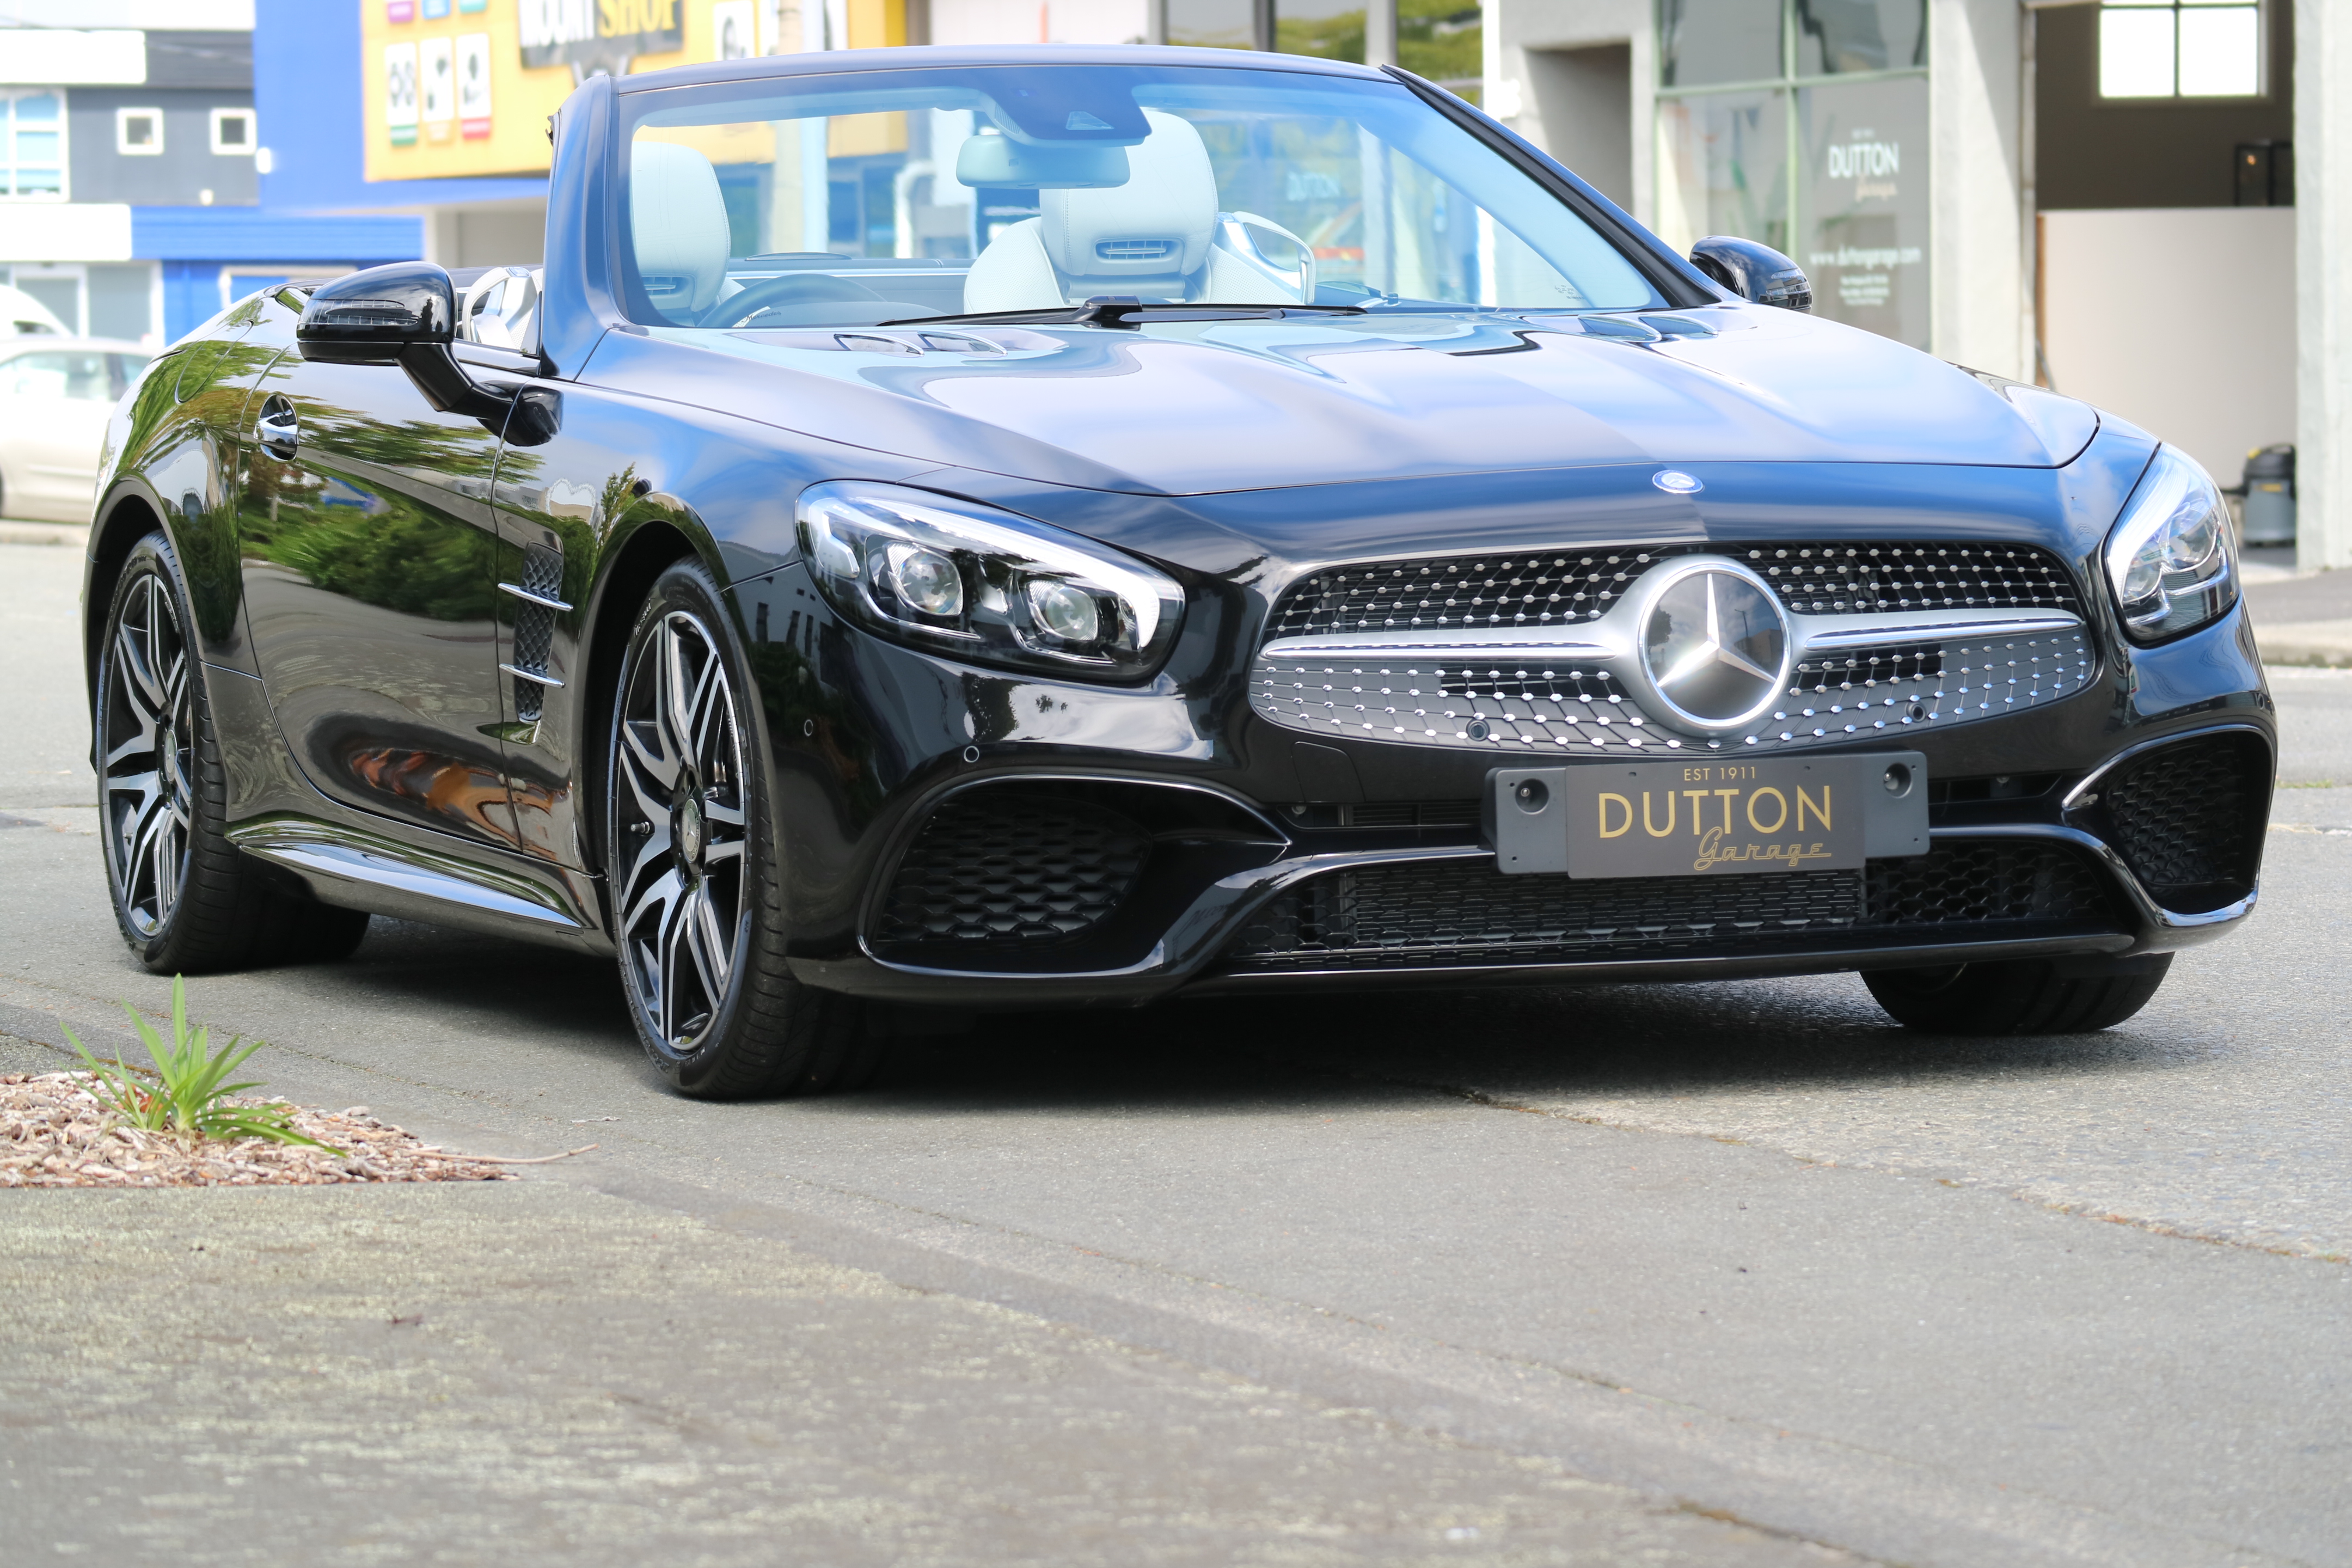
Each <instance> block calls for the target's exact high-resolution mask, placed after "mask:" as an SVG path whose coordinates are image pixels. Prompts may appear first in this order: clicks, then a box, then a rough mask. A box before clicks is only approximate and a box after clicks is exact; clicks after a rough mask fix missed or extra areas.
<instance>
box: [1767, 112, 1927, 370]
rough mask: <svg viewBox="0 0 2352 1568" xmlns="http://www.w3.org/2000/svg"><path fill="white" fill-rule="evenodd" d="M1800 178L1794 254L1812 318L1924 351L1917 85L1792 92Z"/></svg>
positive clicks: (1923, 209) (1923, 186) (1923, 203)
mask: <svg viewBox="0 0 2352 1568" xmlns="http://www.w3.org/2000/svg"><path fill="white" fill-rule="evenodd" d="M1797 97H1798V105H1797V112H1798V120H1799V127H1798V130H1799V137H1800V140H1801V144H1802V148H1803V154H1802V157H1803V164H1804V177H1803V178H1802V179H1801V181H1800V182H1799V185H1798V191H1797V196H1798V204H1797V205H1798V233H1799V236H1800V244H1801V248H1799V249H1798V250H1797V251H1796V252H1795V253H1794V254H1795V255H1796V258H1797V262H1798V264H1799V265H1800V266H1801V267H1803V268H1804V269H1805V272H1806V275H1807V276H1808V277H1809V278H1811V279H1812V284H1813V313H1814V314H1815V315H1820V316H1827V317H1829V318H1830V319H1831V320H1832V321H1844V322H1846V323H1848V324H1849V325H1852V326H1856V327H1863V328H1866V329H1868V330H1869V331H1874V332H1878V333H1881V334H1883V335H1884V336H1886V337H1890V338H1893V339H1895V341H1896V342H1906V343H1909V344H1910V345H1911V346H1912V347H1914V348H1918V349H1924V348H1926V347H1927V333H1928V304H1929V300H1928V292H1927V223H1928V206H1927V79H1925V78H1923V77H1911V78H1904V79H1895V80H1891V81H1874V82H1858V83H1854V84H1853V85H1851V86H1848V85H1845V84H1838V85H1834V86H1827V87H1810V88H1803V89H1800V90H1799V92H1798V95H1797Z"/></svg>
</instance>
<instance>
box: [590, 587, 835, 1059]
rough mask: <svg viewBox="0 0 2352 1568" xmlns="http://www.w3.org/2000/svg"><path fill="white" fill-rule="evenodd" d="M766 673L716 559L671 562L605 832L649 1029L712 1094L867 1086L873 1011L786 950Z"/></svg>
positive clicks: (636, 633)
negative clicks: (747, 648) (823, 987)
mask: <svg viewBox="0 0 2352 1568" xmlns="http://www.w3.org/2000/svg"><path fill="white" fill-rule="evenodd" d="M757 689H758V688H757V687H756V686H755V685H754V684H753V681H752V677H751V665H750V661H749V660H748V659H747V658H745V657H744V653H743V649H742V648H741V647H740V645H739V643H738V642H737V640H736V636H735V631H734V628H733V626H732V624H731V622H730V620H729V618H728V616H727V614H726V611H725V609H724V607H723V606H722V605H721V604H720V602H719V586H718V584H716V583H714V582H713V581H712V580H711V578H710V575H709V573H707V572H705V571H704V570H703V569H702V567H701V566H700V565H699V564H698V563H695V562H692V561H682V562H679V563H677V564H676V565H674V566H672V567H670V568H669V569H668V570H667V571H666V572H664V573H663V574H661V576H660V577H658V578H657V579H656V580H655V583H654V585H653V589H652V592H651V594H650V595H648V597H647V598H646V605H645V607H644V609H643V610H641V611H640V612H639V613H638V616H637V620H636V624H635V626H633V627H632V628H631V629H630V632H629V644H628V650H627V652H626V654H625V656H624V658H623V659H622V662H621V673H620V683H619V687H618V689H617V690H616V691H615V692H614V701H613V728H612V732H611V735H610V737H609V740H608V747H609V750H608V752H607V759H606V760H607V767H606V769H605V773H604V777H605V779H606V781H607V785H606V789H605V795H606V801H605V812H604V843H605V845H606V854H607V858H608V861H609V866H610V873H611V874H610V877H609V879H608V885H609V887H610V889H611V898H612V910H613V937H614V945H615V946H616V947H618V948H619V949H620V959H621V984H622V988H623V990H624V991H625V993H626V994H627V996H628V1002H629V1016H630V1019H631V1021H632V1022H633V1023H635V1026H636V1029H637V1038H638V1040H639V1041H640V1043H642V1044H643V1045H644V1046H645V1048H646V1055H647V1056H649V1057H651V1058H653V1062H654V1065H655V1066H656V1068H659V1069H660V1071H661V1074H662V1076H663V1077H664V1078H665V1079H668V1080H669V1082H670V1084H671V1086H672V1087H673V1088H675V1089H677V1090H678V1091H679V1092H680V1093H683V1094H689V1095H693V1096H696V1097H697V1098H698V1099H704V1100H749V1099H753V1098H757V1097H761V1096H772V1095H804V1094H823V1093H826V1092H829V1091H832V1090H835V1089H853V1088H856V1087H857V1086H859V1085H860V1084H862V1083H863V1082H864V1081H865V1080H866V1079H867V1078H869V1077H871V1076H872V1074H873V1072H874V1070H875V1068H876V1067H877V1065H878V1056H879V1049H880V1047H879V1038H878V1037H877V1035H876V1034H875V1033H874V1032H873V1031H871V1030H869V1029H868V1028H866V1009H865V1008H864V1007H863V1006H862V1005H860V1004H859V1003H858V1002H857V1001H856V1000H855V999H854V998H851V997H846V996H842V995H838V994H835V993H831V992H825V991H818V990H815V989H814V988H812V987H809V986H806V985H803V984H801V983H800V982H799V981H798V980H796V979H794V978H793V974H792V971H791V969H790V967H789V966H788V965H787V963H786V962H785V956H784V943H785V935H786V926H785V919H784V899H783V886H784V879H783V871H782V864H781V861H780V858H779V855H778V846H777V837H776V833H775V827H774V823H773V821H772V805H771V802H772V799H773V794H772V790H771V789H770V788H769V784H768V774H767V769H766V765H765V762H764V758H765V756H766V745H765V735H764V732H763V731H761V727H760V718H759V707H758V704H757V702H756V701H755V700H754V694H755V693H756V691H757Z"/></svg>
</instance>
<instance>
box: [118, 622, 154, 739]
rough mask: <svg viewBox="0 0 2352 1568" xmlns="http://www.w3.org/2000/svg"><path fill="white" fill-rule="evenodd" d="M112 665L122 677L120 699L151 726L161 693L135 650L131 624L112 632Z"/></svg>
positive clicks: (134, 638) (136, 641) (144, 656)
mask: <svg viewBox="0 0 2352 1568" xmlns="http://www.w3.org/2000/svg"><path fill="white" fill-rule="evenodd" d="M114 655H115V658H114V662H115V666H116V668H119V669H121V671H122V674H123V679H122V681H121V689H122V695H123V696H124V697H125V698H127V699H129V700H130V702H131V707H132V708H133V709H134V710H136V711H137V712H138V714H139V717H140V718H141V720H142V721H145V722H147V723H150V724H152V723H154V722H156V721H159V720H161V719H162V718H163V716H164V714H163V688H162V687H160V686H158V685H157V684H156V682H155V677H154V673H153V672H152V670H150V669H149V668H147V657H146V654H145V652H144V651H143V650H142V649H141V647H139V643H138V639H137V638H136V637H135V636H134V635H133V633H132V629H131V623H130V622H128V621H125V622H123V623H121V625H120V626H117V627H116V628H115V633H114Z"/></svg>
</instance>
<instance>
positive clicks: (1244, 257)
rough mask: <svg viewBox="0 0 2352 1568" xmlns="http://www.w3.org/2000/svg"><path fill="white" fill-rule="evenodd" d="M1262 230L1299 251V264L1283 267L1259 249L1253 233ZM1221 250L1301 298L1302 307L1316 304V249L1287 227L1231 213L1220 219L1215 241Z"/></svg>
mask: <svg viewBox="0 0 2352 1568" xmlns="http://www.w3.org/2000/svg"><path fill="white" fill-rule="evenodd" d="M1254 228H1262V229H1264V230H1265V231H1266V232H1267V233H1269V234H1278V235H1280V236H1282V237H1283V238H1285V239H1286V240H1288V241H1290V243H1291V244H1293V245H1295V246H1297V247H1298V264H1297V266H1296V267H1283V266H1280V265H1278V264H1277V263H1276V261H1275V260H1274V259H1273V258H1271V257H1269V256H1267V255H1266V253H1265V251H1263V250H1260V249H1259V248H1258V244H1257V241H1256V240H1255V238H1253V237H1251V235H1250V230H1252V229H1254ZM1211 243H1212V244H1213V245H1214V246H1215V247H1216V248H1218V249H1219V250H1222V251H1223V252H1224V253H1225V254H1226V255H1228V256H1231V257H1233V258H1234V259H1235V260H1237V261H1239V262H1241V263H1242V265H1243V266H1244V267H1247V268H1249V269H1250V270H1251V271H1253V272H1255V273H1257V274H1258V275H1259V276H1260V277H1262V278H1264V279H1266V280H1267V281H1268V282H1270V283H1275V284H1278V285H1280V286H1281V287H1282V288H1284V289H1287V290H1288V291H1289V292H1291V293H1292V294H1295V295H1297V298H1298V302H1299V303H1300V304H1302V305H1312V304H1313V303H1315V247H1313V246H1311V245H1308V244H1307V242H1306V241H1305V240H1303V239H1301V238H1299V237H1297V235H1295V234H1293V233H1291V232H1290V231H1289V230H1288V229H1286V228H1285V227H1283V226H1281V225H1280V224H1278V223H1276V222H1275V221H1274V220H1273V219H1272V218H1270V217H1261V216H1258V215H1257V214H1256V213H1245V212H1229V213H1219V214H1218V215H1217V227H1216V237H1215V238H1214V239H1213V240H1212V241H1211Z"/></svg>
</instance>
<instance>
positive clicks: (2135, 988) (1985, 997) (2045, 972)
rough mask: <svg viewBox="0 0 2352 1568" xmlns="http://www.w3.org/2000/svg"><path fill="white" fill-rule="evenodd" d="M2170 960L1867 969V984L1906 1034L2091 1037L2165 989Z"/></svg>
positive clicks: (2168, 957) (2036, 961)
mask: <svg viewBox="0 0 2352 1568" xmlns="http://www.w3.org/2000/svg"><path fill="white" fill-rule="evenodd" d="M2171 967H2172V955H2171V954H2170V953H2168V952H2163V953H2156V954H2153V955H2151V956H2148V957H2146V958H2111V959H2098V958H2091V959H2082V958H2075V959H2067V958H2028V959H2011V960H2008V961H2006V962H2003V963H1955V964H1948V965H1946V966H1944V967H1942V968H1939V969H1877V970H1870V971H1866V972H1865V973H1864V974H1863V977H1862V978H1863V983H1864V984H1866V985H1868V986H1869V987H1870V994H1871V995H1872V996H1873V997H1874V998H1876V999H1877V1002H1878V1005H1880V1006H1881V1007H1884V1008H1885V1009H1886V1011H1887V1012H1888V1014H1890V1015H1891V1016H1893V1017H1894V1019H1895V1022H1896V1023H1898V1024H1900V1025H1902V1026H1904V1027H1905V1028H1906V1029H1918V1030H1921V1031H1922V1032H1924V1033H1927V1034H1936V1035H2087V1034H2091V1033H2093V1032H2095V1031H2096V1030H2099V1029H2111V1028H2113V1027H2115V1026H2116V1025H2117V1024H2120V1023H2122V1022H2123V1021H2124V1020H2125V1019H2126V1018H2128V1017H2130V1016H2132V1015H2133V1014H2135V1013H2137V1012H2138V1011H2139V1010H2140V1009H2141V1008H2142V1007H2145V1006H2147V1002H2148V998H2149V997H2151V996H2154V995H2155V994H2156V990H2157V987H2158V986H2159V985H2161V984H2164V976H2165V972H2166V971H2167V970H2168V969H2170V968H2171Z"/></svg>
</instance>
